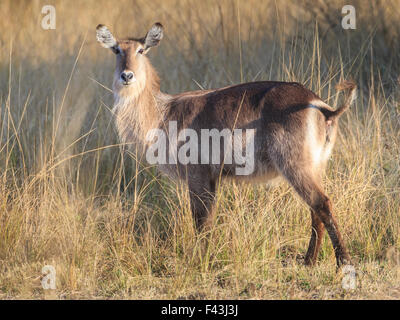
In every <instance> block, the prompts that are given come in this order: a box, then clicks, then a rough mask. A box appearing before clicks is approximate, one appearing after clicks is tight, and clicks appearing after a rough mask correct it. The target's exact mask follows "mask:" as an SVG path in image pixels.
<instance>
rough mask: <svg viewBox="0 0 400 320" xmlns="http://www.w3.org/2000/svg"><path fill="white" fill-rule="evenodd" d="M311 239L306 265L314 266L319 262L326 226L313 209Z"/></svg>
mask: <svg viewBox="0 0 400 320" xmlns="http://www.w3.org/2000/svg"><path fill="white" fill-rule="evenodd" d="M310 211H311V238H310V243H309V245H308V250H307V253H306V256H305V264H306V265H314V264H315V262H316V261H317V257H318V253H319V249H320V247H321V241H322V236H323V235H324V231H325V229H324V224H323V222H322V221H321V219H320V218H318V216H317V214H316V213H315V212H314V211H313V210H312V209H311V210H310Z"/></svg>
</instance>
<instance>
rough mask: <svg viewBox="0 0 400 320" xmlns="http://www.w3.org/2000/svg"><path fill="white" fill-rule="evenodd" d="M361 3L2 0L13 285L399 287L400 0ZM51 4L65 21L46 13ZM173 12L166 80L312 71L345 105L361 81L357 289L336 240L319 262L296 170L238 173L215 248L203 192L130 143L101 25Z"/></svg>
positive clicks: (215, 294)
mask: <svg viewBox="0 0 400 320" xmlns="http://www.w3.org/2000/svg"><path fill="white" fill-rule="evenodd" d="M352 2H353V3H354V5H355V6H356V8H357V30H348V31H345V30H342V29H341V27H340V17H341V14H340V11H341V7H342V5H343V4H344V3H343V2H342V1H330V5H326V4H323V2H322V1H321V2H318V1H303V2H300V3H299V2H298V1H290V2H288V1H285V2H284V1H272V0H271V1H268V0H265V1H259V0H254V1H252V0H251V1H243V2H242V1H225V0H224V1H220V2H218V3H215V2H214V1H142V0H138V1H118V2H117V3H116V2H114V1H109V2H107V1H79V2H78V1H76V2H74V5H71V3H70V2H69V1H13V0H10V1H5V0H4V1H1V3H0V9H1V15H0V17H1V18H2V19H0V29H1V30H2V32H1V34H0V44H1V48H0V61H1V62H0V70H1V72H0V106H1V109H0V110H1V111H0V112H1V113H0V298H5V299H6V298H47V297H53V298H71V299H78V298H124V299H125V298H134V299H135V298H161V299H163V298H217V299H220V298H232V299H247V298H251V299H270V298H278V299H295V298H299V299H336V298H339V299H341V298H344V299H350V298H351V299H366V298H377V299H382V298H383V299H386V298H390V299H399V298H400V269H399V265H400V257H399V251H398V250H399V247H400V237H399V231H400V179H399V177H400V160H399V154H400V108H399V98H400V96H399V94H398V91H399V87H398V82H397V78H398V75H399V71H400V54H399V52H400V50H399V49H400V43H399V40H398V39H400V38H399V30H400V23H399V21H400V12H399V11H398V5H399V2H398V1H394V0H393V1H390V0H386V1H384V2H382V3H384V4H382V3H381V4H376V3H375V1H371V3H368V2H366V1H355V0H354V1H352ZM45 4H54V5H55V7H56V10H57V29H56V30H49V31H44V30H42V29H41V27H40V21H41V18H42V15H41V13H40V11H41V7H42V6H43V5H45ZM155 21H161V22H162V23H163V24H164V25H165V28H166V32H165V38H164V40H163V42H162V44H161V46H160V47H159V48H157V49H155V50H153V52H152V53H151V54H150V55H151V59H152V61H153V62H154V65H155V67H156V68H157V70H158V71H159V74H160V76H161V78H162V89H163V90H164V91H166V92H171V93H175V92H181V91H184V90H189V89H196V88H198V84H199V85H201V86H202V87H204V88H212V87H219V86H225V85H228V84H231V83H239V82H242V81H252V80H260V79H264V80H267V79H271V80H295V81H299V82H302V83H304V84H305V85H306V86H308V87H310V88H311V89H313V90H314V91H315V92H317V93H318V94H320V96H322V97H323V98H324V99H325V100H326V101H327V102H328V103H330V104H331V105H333V106H336V102H337V97H336V95H335V91H334V89H333V88H334V85H335V84H336V83H337V82H338V81H339V80H340V79H341V78H353V79H354V80H355V81H356V82H357V83H358V85H359V97H358V99H357V102H356V105H355V106H353V107H352V109H351V110H350V111H348V112H347V113H346V114H345V115H344V116H343V117H342V119H341V134H340V136H339V139H338V142H337V144H336V148H335V150H334V153H333V156H332V160H331V161H330V163H329V167H328V170H327V178H326V188H327V191H328V194H329V195H330V196H331V198H332V200H333V203H334V208H335V212H336V214H337V216H338V221H339V224H340V226H341V229H342V232H343V235H344V238H345V242H346V243H347V245H348V247H349V251H350V254H351V256H352V257H353V258H354V261H355V262H356V269H357V276H358V278H357V281H358V283H357V288H356V289H355V290H350V291H345V290H344V289H342V286H341V280H342V274H341V273H340V272H339V273H337V272H336V269H335V263H334V253H333V250H332V248H331V245H330V241H329V239H328V238H327V237H326V238H325V239H324V242H323V247H322V252H321V255H320V258H319V263H318V265H317V266H316V267H315V268H312V269H311V268H306V267H304V266H303V265H302V262H301V259H299V256H298V254H304V252H305V250H306V247H307V244H308V238H309V233H310V217H309V211H308V209H307V208H306V207H305V205H304V204H303V203H301V201H299V200H298V198H297V197H296V196H294V193H293V191H292V190H291V189H290V188H289V187H288V186H287V185H285V184H283V185H281V186H278V187H275V188H272V189H270V188H267V187H266V186H264V185H258V186H251V185H245V186H240V185H236V184H233V185H232V184H226V185H224V186H223V187H222V188H221V189H220V190H219V193H218V211H217V212H218V215H217V219H216V221H215V226H214V229H213V231H212V234H211V241H210V244H209V246H208V247H207V248H206V251H205V253H204V254H200V251H201V250H200V248H201V247H202V237H195V236H194V230H193V226H192V221H191V217H190V213H189V211H188V201H187V194H186V190H185V189H181V188H180V187H179V186H175V185H173V184H171V183H170V182H169V181H168V180H166V179H165V178H163V177H160V176H159V175H158V174H157V173H156V170H155V169H154V168H148V167H146V166H143V165H139V164H137V163H135V161H133V160H132V158H131V157H129V156H127V155H125V156H122V155H121V152H120V146H119V145H118V140H117V138H116V134H115V129H114V127H113V123H112V117H111V113H110V111H109V109H110V107H111V104H112V94H111V93H110V92H109V91H108V90H107V89H105V88H104V87H103V86H101V85H100V84H102V85H104V86H106V87H110V84H111V80H112V79H111V77H112V72H113V64H114V58H113V56H112V54H111V53H110V52H108V51H107V50H105V49H102V48H101V47H100V46H99V45H98V44H97V43H96V42H95V32H94V30H95V27H96V25H97V24H99V23H103V24H106V25H109V26H110V28H111V29H112V30H113V31H114V33H115V34H118V35H121V36H128V35H132V36H140V35H143V34H144V33H145V32H146V31H147V28H148V27H149V26H150V25H151V24H152V23H153V22H155ZM196 83H198V84H196ZM47 264H50V265H53V266H54V267H55V268H56V271H57V289H56V290H55V291H52V292H48V291H44V290H43V289H42V287H41V283H40V275H41V269H42V267H43V266H44V265H47Z"/></svg>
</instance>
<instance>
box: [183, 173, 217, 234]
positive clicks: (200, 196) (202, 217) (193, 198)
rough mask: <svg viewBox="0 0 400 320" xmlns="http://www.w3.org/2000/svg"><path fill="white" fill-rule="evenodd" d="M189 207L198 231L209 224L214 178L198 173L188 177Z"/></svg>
mask: <svg viewBox="0 0 400 320" xmlns="http://www.w3.org/2000/svg"><path fill="white" fill-rule="evenodd" d="M188 186H189V195H190V208H191V211H192V215H193V219H194V222H195V225H196V229H197V231H198V232H201V231H203V230H204V228H205V227H206V226H208V227H209V226H210V224H211V221H212V217H213V211H214V210H213V209H214V202H215V186H216V183H215V180H213V179H211V178H210V177H209V175H203V176H202V175H201V174H198V175H196V176H192V177H190V178H189V179H188Z"/></svg>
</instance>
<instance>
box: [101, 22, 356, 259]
mask: <svg viewBox="0 0 400 320" xmlns="http://www.w3.org/2000/svg"><path fill="white" fill-rule="evenodd" d="M96 31H97V40H98V41H99V42H100V43H101V45H102V46H103V47H105V48H109V49H111V50H112V51H113V52H114V53H115V55H116V57H117V63H116V69H115V73H114V81H113V92H114V99H115V101H114V109H113V110H114V112H115V119H116V126H117V129H118V132H119V136H120V139H121V140H122V142H123V143H126V144H132V143H134V144H135V145H137V146H140V148H142V150H143V152H145V153H146V152H147V151H148V150H149V149H150V148H151V145H152V143H154V141H153V140H154V138H155V135H154V134H149V132H151V131H152V130H153V129H157V130H159V131H160V130H162V131H164V130H167V127H168V126H169V124H170V123H171V122H172V123H175V124H176V127H177V130H178V132H181V131H182V130H187V132H191V133H193V132H194V133H197V135H198V136H200V135H201V134H203V133H204V132H203V131H204V130H205V129H208V132H210V131H212V130H214V129H217V130H218V132H222V131H223V130H225V129H229V130H231V131H232V130H235V129H242V130H245V131H246V136H247V137H246V139H245V137H241V138H240V137H239V139H236V138H235V139H234V140H233V142H232V139H231V140H230V143H227V144H224V147H227V146H228V148H229V147H230V148H231V149H233V148H234V147H235V145H236V146H238V145H239V146H240V147H242V146H243V145H246V146H247V147H248V144H247V142H249V141H250V142H251V143H253V145H254V151H253V154H252V155H251V156H252V157H253V159H252V161H253V168H252V170H251V171H250V172H248V174H247V175H238V174H236V173H235V166H238V165H243V162H240V163H239V161H238V160H237V159H240V156H238V157H236V155H237V154H235V157H234V158H235V159H234V160H233V161H231V163H227V162H226V161H225V162H224V160H225V158H224V157H221V158H220V159H219V160H220V161H209V162H208V163H205V162H204V161H203V160H204V156H206V157H205V158H206V159H207V158H208V159H209V154H208V153H209V151H210V150H208V149H206V152H203V151H204V150H203V149H202V152H200V153H201V154H197V156H196V157H195V159H194V160H195V161H192V162H188V163H180V162H179V161H177V162H176V164H175V163H173V164H171V163H159V164H158V167H159V169H160V170H161V171H162V172H163V173H165V174H167V175H169V176H171V177H173V178H175V179H181V180H183V181H186V182H187V185H188V188H189V194H190V205H191V210H192V214H193V218H194V221H195V225H196V227H197V229H198V230H202V229H203V227H204V226H205V225H207V224H208V222H209V221H210V216H212V212H213V203H214V197H215V192H216V187H217V184H218V182H219V181H220V178H221V177H230V178H234V179H239V180H248V181H250V182H252V181H253V182H254V181H256V180H257V181H261V182H268V181H270V180H272V179H275V178H277V177H284V178H285V179H286V180H287V181H288V182H289V183H290V184H291V185H292V186H293V188H294V189H295V190H296V192H297V193H298V194H299V195H300V197H301V198H302V199H303V200H304V201H305V202H306V203H307V204H308V206H309V207H310V208H311V221H312V232H311V239H310V243H309V247H308V251H307V253H306V256H305V263H306V264H307V265H313V264H314V263H315V262H316V259H317V255H318V251H319V249H320V245H321V239H322V236H323V232H324V228H325V229H326V230H327V231H328V234H329V237H330V239H331V241H332V244H333V248H334V250H335V255H336V261H337V264H338V266H340V265H343V264H347V263H350V258H349V255H348V253H347V251H346V248H345V245H344V243H343V240H342V236H341V234H340V232H339V228H338V225H337V222H336V220H335V218H334V216H333V213H332V205H331V202H330V200H329V198H328V197H327V195H326V194H325V192H324V191H323V187H322V174H323V171H324V169H325V166H326V162H327V160H328V158H329V156H330V153H331V151H332V147H333V144H334V142H335V138H336V133H337V127H338V119H339V116H340V115H341V114H342V113H343V112H344V111H345V110H346V109H347V108H348V107H349V106H350V104H351V103H352V101H353V100H354V98H355V89H356V86H355V84H354V83H353V82H349V81H344V82H343V83H342V84H341V85H340V86H339V87H338V90H345V91H346V97H345V101H344V104H343V105H342V106H340V107H339V108H337V109H336V110H334V109H332V108H331V107H330V106H328V105H327V104H326V103H324V102H323V101H322V100H321V99H320V98H319V97H318V96H317V95H316V94H314V93H313V92H312V91H310V90H308V89H306V88H305V87H304V86H303V85H301V84H299V83H294V82H278V81H259V82H251V83H244V84H239V85H232V86H228V87H225V88H220V89H214V90H199V91H191V92H184V93H181V94H176V95H169V94H165V93H163V92H161V91H160V79H159V77H158V76H157V73H156V71H155V70H154V68H153V66H152V65H151V63H150V61H149V59H148V58H147V57H146V53H147V52H148V51H149V49H150V48H151V47H154V46H157V45H158V44H159V42H160V40H161V39H162V37H163V27H162V25H161V24H160V23H156V24H154V25H153V26H152V27H151V29H150V30H149V31H148V33H147V34H146V35H145V36H144V37H142V38H130V39H125V40H116V39H115V38H114V36H113V35H112V34H111V32H110V31H109V30H108V29H107V27H105V26H104V25H98V26H97V29H96ZM249 131H250V132H252V133H253V134H252V135H251V134H249V133H248V132H249ZM153 132H154V130H153ZM210 137H211V136H209V138H210ZM221 137H222V136H221ZM221 137H220V138H221ZM248 137H250V138H251V139H247V138H248ZM231 138H232V137H231ZM175 139H176V137H175ZM194 141H195V143H196V141H197V139H195V140H194ZM228 141H229V139H228ZM179 142H180V145H182V144H183V143H184V141H179ZM208 142H209V140H208ZM192 143H193V141H192ZM172 145H173V141H172V138H171V137H170V136H168V139H167V140H166V141H165V144H164V145H163V146H164V148H165V150H170V149H171V148H172ZM232 145H233V146H232ZM216 148H222V147H221V145H220V144H217V147H216ZM239 149H240V151H239V152H240V153H241V151H242V149H241V148H239ZM211 151H213V152H214V151H216V150H211ZM217 151H219V150H217ZM225 151H226V150H225ZM225 151H223V152H222V153H224V152H225ZM204 153H207V154H206V155H204ZM234 153H237V151H236V150H234ZM200 158H201V159H200ZM192 160H193V159H192ZM214 160H215V159H214ZM217 160H218V159H217Z"/></svg>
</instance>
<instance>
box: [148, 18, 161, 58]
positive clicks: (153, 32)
mask: <svg viewBox="0 0 400 320" xmlns="http://www.w3.org/2000/svg"><path fill="white" fill-rule="evenodd" d="M163 32H164V27H163V26H162V24H161V23H159V22H157V23H155V24H153V26H152V27H151V29H150V30H149V32H147V34H146V36H145V37H144V50H145V51H146V50H147V49H149V48H151V47H155V46H157V45H158V44H159V43H160V41H161V39H162V38H163V35H164V33H163Z"/></svg>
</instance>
